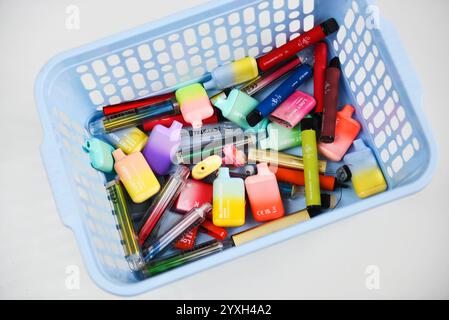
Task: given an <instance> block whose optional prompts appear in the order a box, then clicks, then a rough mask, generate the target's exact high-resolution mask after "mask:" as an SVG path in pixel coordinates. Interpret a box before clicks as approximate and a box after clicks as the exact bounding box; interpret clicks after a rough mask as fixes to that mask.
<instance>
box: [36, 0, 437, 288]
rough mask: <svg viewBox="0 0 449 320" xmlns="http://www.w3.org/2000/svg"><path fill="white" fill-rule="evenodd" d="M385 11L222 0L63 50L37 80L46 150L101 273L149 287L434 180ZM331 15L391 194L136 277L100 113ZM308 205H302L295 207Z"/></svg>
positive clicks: (103, 280)
mask: <svg viewBox="0 0 449 320" xmlns="http://www.w3.org/2000/svg"><path fill="white" fill-rule="evenodd" d="M377 12H378V10H377V9H376V7H375V6H374V2H373V1H369V0H357V1H353V0H301V1H300V0H288V1H287V0H273V1H264V0H226V1H213V2H211V3H209V4H207V5H203V6H201V7H199V8H195V9H192V10H188V11H185V12H184V13H182V14H178V15H175V16H172V17H169V18H165V19H163V20H161V21H158V22H155V23H151V24H148V25H144V26H142V27H139V28H136V29H134V30H131V31H128V32H125V33H121V34H119V35H116V36H113V37H110V38H107V39H104V40H100V41H97V42H95V43H92V44H90V45H87V46H84V47H81V48H79V49H75V50H71V51H69V52H66V53H63V54H61V55H59V56H57V57H55V58H53V59H52V60H51V61H50V62H49V63H48V64H47V65H46V66H45V67H44V68H43V70H42V71H41V73H40V74H39V77H38V79H37V81H36V86H35V94H36V101H37V106H38V109H39V114H40V117H41V121H42V124H43V128H44V142H43V144H42V147H41V152H42V157H43V160H44V163H45V166H46V169H47V172H48V178H49V180H50V184H51V187H52V190H53V194H54V198H55V200H56V204H57V207H58V211H59V213H60V215H61V219H62V221H63V223H64V224H65V225H66V226H67V227H70V228H71V229H72V230H73V232H74V234H75V237H76V239H77V241H78V244H79V247H80V251H81V253H82V256H83V258H84V261H85V264H86V266H87V269H88V271H89V273H90V275H91V277H92V279H93V280H94V281H95V282H96V283H97V284H98V285H99V286H100V287H101V288H103V289H105V290H107V291H109V292H111V293H115V294H118V295H135V294H139V293H142V292H145V291H148V290H150V289H153V288H155V287H158V286H161V285H164V284H166V283H168V282H171V281H174V280H176V279H179V278H182V277H185V276H188V275H191V274H193V273H195V272H198V271H201V270H204V269H207V268H210V267H212V266H215V265H218V264H221V263H224V262H226V261H229V260H230V259H234V258H237V257H240V256H242V255H246V254H248V253H250V252H253V251H255V250H258V249H260V248H263V247H266V246H269V245H272V244H274V243H277V242H280V241H283V240H286V239H289V238H291V237H294V236H297V235H299V234H302V233H304V232H307V231H310V230H313V229H316V228H318V227H322V226H324V225H327V224H329V223H333V222H335V221H337V220H340V219H343V218H346V217H348V216H351V215H354V214H356V213H358V212H361V211H364V210H367V209H369V208H373V207H375V206H378V205H381V204H384V203H386V202H389V201H392V200H395V199H399V198H401V197H404V196H407V195H410V194H412V193H414V192H417V191H419V190H420V189H422V188H424V187H425V185H426V184H427V183H429V182H430V180H431V177H432V175H433V173H434V170H435V167H436V161H437V151H436V145H435V140H434V139H433V138H432V134H431V130H430V126H429V125H428V123H427V121H426V119H425V117H424V114H423V113H422V111H421V104H422V90H421V87H420V85H419V82H418V79H417V77H416V75H415V73H414V72H413V71H412V70H413V69H412V68H411V66H410V63H409V62H408V60H407V56H406V54H405V51H404V50H403V48H402V46H401V45H400V43H399V39H398V37H397V35H396V33H395V31H394V29H393V28H392V26H391V25H390V23H388V22H387V21H385V20H383V19H381V18H380V19H376V15H377ZM330 17H334V18H336V19H337V21H338V22H339V23H340V25H341V29H340V30H339V32H338V34H336V35H333V36H331V37H329V39H328V41H329V45H330V46H329V47H330V51H331V53H332V54H333V55H338V56H339V57H340V59H341V62H342V69H343V74H344V86H343V87H342V89H341V101H342V102H344V103H351V104H353V105H354V106H355V107H356V110H357V117H358V120H359V121H360V122H361V123H362V125H363V133H362V137H363V139H364V140H365V142H367V143H368V144H369V145H370V146H371V148H372V149H373V150H374V151H375V154H376V156H377V158H378V160H379V163H380V164H381V167H382V170H383V172H384V173H385V176H386V178H387V180H388V184H389V191H388V192H385V193H383V194H381V195H378V196H375V197H372V198H369V199H366V200H359V199H358V198H356V196H355V195H354V194H353V191H351V190H349V191H345V192H344V195H343V200H342V204H341V206H340V207H339V209H337V210H334V211H332V212H331V213H329V214H325V215H323V216H321V217H319V218H316V219H313V220H311V221H309V222H306V223H303V224H300V225H297V226H294V227H292V228H289V229H286V230H283V231H280V232H277V233H276V234H273V235H270V236H267V237H264V238H262V239H260V240H257V241H254V242H252V243H250V244H247V245H244V246H242V247H238V248H233V249H230V250H227V251H225V252H223V253H220V254H217V255H214V256H211V257H208V258H205V259H202V260H200V261H198V262H195V263H192V264H189V265H186V266H184V267H181V268H179V269H176V270H173V271H170V272H167V273H164V274H161V275H159V276H156V277H154V278H150V279H147V280H144V281H138V280H136V279H135V278H134V277H133V275H132V274H131V272H130V270H129V268H128V265H127V263H126V261H125V258H124V254H123V250H122V248H121V245H120V240H119V236H118V233H117V230H116V228H115V222H114V219H113V216H112V214H111V210H112V209H111V206H110V204H109V202H108V198H107V194H106V191H105V188H104V182H105V180H104V176H103V175H102V174H100V173H98V172H97V171H95V170H94V169H92V167H91V166H90V163H89V159H88V156H87V155H86V154H85V153H83V150H82V145H83V141H84V139H85V138H86V137H87V136H88V134H87V132H86V130H85V123H86V121H87V119H88V118H89V116H90V115H91V114H92V113H93V111H95V110H96V109H98V108H99V107H101V106H103V105H105V104H112V103H118V102H122V101H125V100H131V99H135V98H139V97H143V96H148V95H151V94H154V93H156V92H161V91H165V92H166V91H171V90H173V89H175V88H176V87H177V86H178V85H180V84H185V83H188V82H196V81H199V80H202V79H203V77H204V75H205V74H206V73H207V72H208V71H210V70H212V69H213V68H214V67H216V66H217V65H221V64H224V63H226V62H229V61H231V60H234V59H239V58H242V57H244V56H246V55H251V56H257V55H260V54H263V53H265V52H268V51H270V50H271V49H272V48H274V47H277V46H279V45H282V44H284V43H285V42H286V41H287V40H289V39H291V38H293V37H296V36H298V35H299V33H300V32H302V31H307V30H309V29H311V28H312V27H313V26H314V25H315V23H319V22H321V21H324V20H325V19H327V18H330ZM331 170H332V169H331ZM303 206H304V204H303V203H302V202H301V201H298V202H292V203H290V204H289V209H290V210H297V209H301V208H302V207H303Z"/></svg>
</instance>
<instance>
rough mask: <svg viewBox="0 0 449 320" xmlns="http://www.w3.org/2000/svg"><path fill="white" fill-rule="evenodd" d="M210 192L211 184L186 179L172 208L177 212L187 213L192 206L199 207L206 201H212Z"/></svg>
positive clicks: (211, 189) (211, 190)
mask: <svg viewBox="0 0 449 320" xmlns="http://www.w3.org/2000/svg"><path fill="white" fill-rule="evenodd" d="M212 192H213V188H212V185H211V184H209V183H205V182H202V181H198V180H193V179H188V180H187V183H186V185H185V187H184V188H183V189H182V190H181V193H180V194H179V196H178V198H177V199H176V202H175V205H174V206H173V208H172V209H173V211H176V212H179V213H187V212H190V210H192V209H193V208H199V207H201V206H202V205H203V204H204V203H206V202H209V203H212Z"/></svg>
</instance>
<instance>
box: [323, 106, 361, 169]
mask: <svg viewBox="0 0 449 320" xmlns="http://www.w3.org/2000/svg"><path fill="white" fill-rule="evenodd" d="M354 112H355V109H354V107H352V106H350V105H346V106H345V107H344V108H343V110H341V111H340V112H338V113H337V124H336V127H335V141H334V142H333V143H330V144H329V143H320V144H319V145H318V150H319V152H320V153H321V154H322V155H323V156H325V157H326V158H328V159H329V160H331V161H334V162H340V161H341V159H343V157H344V156H345V154H346V152H347V151H348V150H349V148H350V147H351V145H352V143H353V141H354V140H355V139H356V138H357V136H358V135H359V133H360V130H361V125H360V123H358V122H357V121H356V120H354V119H352V115H353V114H354Z"/></svg>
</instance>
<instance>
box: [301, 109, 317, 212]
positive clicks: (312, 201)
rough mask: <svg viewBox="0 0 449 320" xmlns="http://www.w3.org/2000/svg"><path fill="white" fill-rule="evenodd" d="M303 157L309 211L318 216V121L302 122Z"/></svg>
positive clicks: (306, 120) (310, 119) (307, 119)
mask: <svg viewBox="0 0 449 320" xmlns="http://www.w3.org/2000/svg"><path fill="white" fill-rule="evenodd" d="M301 130H302V132H301V135H302V156H303V161H304V182H305V188H306V204H307V211H308V212H309V213H310V214H316V213H319V212H320V211H321V190H320V173H319V170H318V147H317V143H316V120H315V119H314V118H306V119H304V120H302V121H301Z"/></svg>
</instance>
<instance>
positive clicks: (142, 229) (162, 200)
mask: <svg viewBox="0 0 449 320" xmlns="http://www.w3.org/2000/svg"><path fill="white" fill-rule="evenodd" d="M189 174H190V170H189V169H188V168H186V167H184V166H178V167H177V168H176V171H175V172H174V173H173V174H172V175H171V176H170V179H169V180H168V181H167V182H166V184H165V185H164V187H163V189H162V190H161V192H159V194H158V195H157V197H156V198H155V199H154V200H153V203H152V204H151V206H150V208H148V210H147V212H146V213H145V216H144V217H143V219H142V222H141V223H140V226H139V228H138V229H139V244H140V245H141V246H142V245H143V244H144V243H145V241H146V240H147V239H148V237H149V236H150V234H151V233H152V232H153V231H154V234H157V230H158V226H157V224H158V222H159V221H160V220H161V217H162V216H163V214H164V213H165V212H166V211H167V210H168V209H169V208H170V207H171V205H172V204H173V202H174V201H175V199H176V197H177V196H178V195H179V192H181V190H182V188H183V187H184V185H185V184H186V181H187V178H188V177H189Z"/></svg>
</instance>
